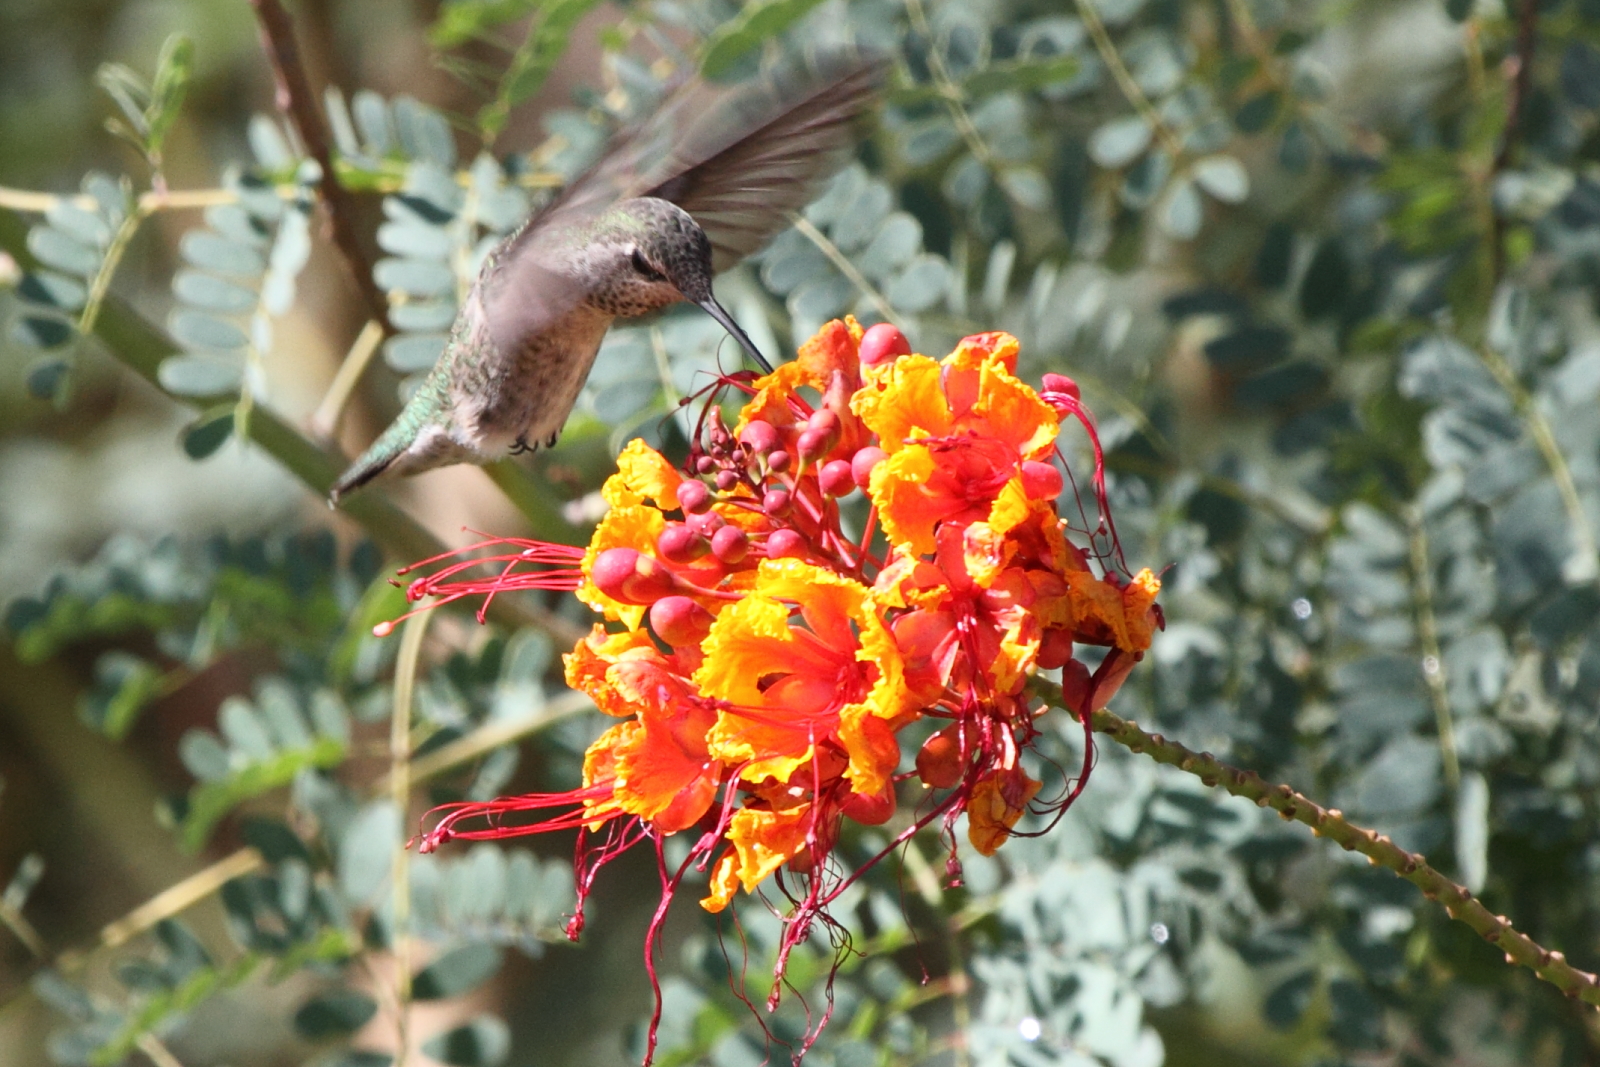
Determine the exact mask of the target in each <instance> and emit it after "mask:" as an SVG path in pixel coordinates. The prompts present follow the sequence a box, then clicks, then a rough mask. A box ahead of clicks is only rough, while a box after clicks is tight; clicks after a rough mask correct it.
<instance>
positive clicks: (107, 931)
mask: <svg viewBox="0 0 1600 1067" xmlns="http://www.w3.org/2000/svg"><path fill="white" fill-rule="evenodd" d="M264 862H265V861H264V860H263V859H262V858H261V853H259V852H257V851H256V850H255V849H253V848H241V849H240V850H239V851H237V852H235V853H233V854H232V855H229V856H227V857H225V858H223V859H220V860H218V861H217V862H215V863H213V864H212V865H211V866H209V867H206V868H205V869H203V870H199V871H196V872H195V873H193V874H191V875H190V876H189V877H187V878H185V879H184V880H183V881H181V882H178V883H176V884H174V885H170V886H168V887H167V888H166V889H163V890H162V891H161V892H159V893H157V894H156V895H155V896H153V897H151V898H150V899H149V900H147V901H145V902H144V903H143V904H140V905H139V906H138V907H137V908H134V909H133V910H132V911H130V912H128V914H126V915H124V916H123V917H122V918H120V919H117V920H116V921H114V922H111V923H107V924H106V926H105V927H104V928H103V929H102V930H101V931H100V943H99V945H97V946H96V947H97V948H116V947H117V946H118V945H122V944H126V943H127V942H128V941H131V940H132V939H133V938H135V937H137V936H138V935H139V934H142V933H144V932H145V931H146V930H148V929H150V928H151V927H152V926H154V925H156V923H158V922H160V921H161V920H162V919H170V918H172V916H174V915H176V914H178V913H179V912H181V911H183V910H185V909H186V908H188V907H189V906H190V905H192V904H195V903H198V902H199V901H201V900H204V899H205V898H206V897H208V896H210V895H211V894H212V893H215V892H216V891H217V890H219V889H221V888H222V886H223V883H225V882H228V881H231V880H232V879H234V878H240V877H243V876H244V875H247V874H249V873H250V872H252V871H256V870H259V869H260V868H261V866H262V864H263V863H264Z"/></svg>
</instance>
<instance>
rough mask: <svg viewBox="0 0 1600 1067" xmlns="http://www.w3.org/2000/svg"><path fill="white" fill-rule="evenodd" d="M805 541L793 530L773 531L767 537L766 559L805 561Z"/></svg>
mask: <svg viewBox="0 0 1600 1067" xmlns="http://www.w3.org/2000/svg"><path fill="white" fill-rule="evenodd" d="M805 557H806V539H805V538H804V537H801V536H800V535H799V534H798V533H796V532H795V531H793V530H774V531H772V532H771V533H770V534H768V535H767V558H768V559H805Z"/></svg>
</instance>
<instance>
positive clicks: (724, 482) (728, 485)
mask: <svg viewBox="0 0 1600 1067" xmlns="http://www.w3.org/2000/svg"><path fill="white" fill-rule="evenodd" d="M738 484H739V475H738V474H737V473H735V472H733V471H727V470H723V471H718V472H717V488H718V489H721V490H722V491H723V492H724V493H727V492H731V491H732V489H733V487H734V486H736V485H738Z"/></svg>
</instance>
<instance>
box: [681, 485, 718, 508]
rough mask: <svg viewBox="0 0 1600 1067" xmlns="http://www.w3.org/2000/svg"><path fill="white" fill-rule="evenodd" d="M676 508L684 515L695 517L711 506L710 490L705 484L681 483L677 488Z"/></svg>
mask: <svg viewBox="0 0 1600 1067" xmlns="http://www.w3.org/2000/svg"><path fill="white" fill-rule="evenodd" d="M678 506H679V507H680V508H682V509H683V513H684V514H685V515H697V514H699V513H700V512H702V511H704V510H706V508H709V507H710V506H711V490H710V489H707V488H706V483H705V482H693V481H686V482H682V483H680V484H679V486H678Z"/></svg>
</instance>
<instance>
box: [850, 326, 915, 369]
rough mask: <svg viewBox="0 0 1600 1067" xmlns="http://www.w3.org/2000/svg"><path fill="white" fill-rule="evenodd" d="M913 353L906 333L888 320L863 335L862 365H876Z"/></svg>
mask: <svg viewBox="0 0 1600 1067" xmlns="http://www.w3.org/2000/svg"><path fill="white" fill-rule="evenodd" d="M910 354H911V342H910V341H907V340H906V335H905V334H903V333H901V332H900V331H899V329H897V328H896V327H894V326H891V325H890V324H889V323H887V322H880V323H878V325H876V326H874V327H872V328H871V329H870V330H868V331H867V332H866V333H864V334H862V335H861V365H862V366H863V367H876V366H878V365H879V364H882V363H888V362H889V361H890V360H893V359H897V358H899V357H900V356H909V355H910Z"/></svg>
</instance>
